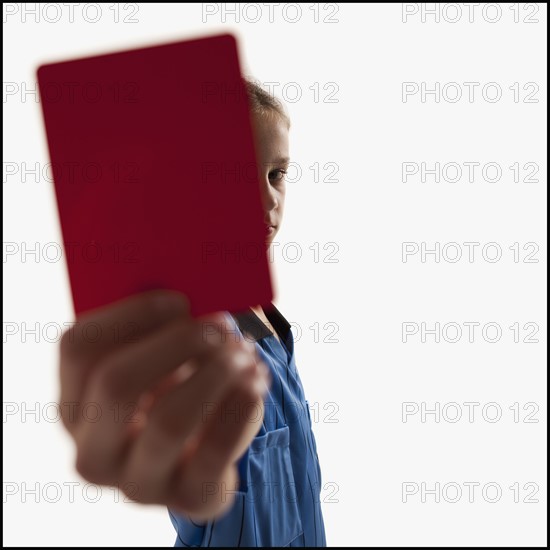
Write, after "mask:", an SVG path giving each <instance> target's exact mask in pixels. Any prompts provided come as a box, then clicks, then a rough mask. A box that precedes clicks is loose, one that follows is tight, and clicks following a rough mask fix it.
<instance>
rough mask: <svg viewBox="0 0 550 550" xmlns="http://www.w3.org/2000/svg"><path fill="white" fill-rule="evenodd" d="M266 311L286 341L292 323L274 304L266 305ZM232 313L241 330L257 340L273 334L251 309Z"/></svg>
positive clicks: (270, 321) (270, 320)
mask: <svg viewBox="0 0 550 550" xmlns="http://www.w3.org/2000/svg"><path fill="white" fill-rule="evenodd" d="M264 313H265V316H266V317H267V319H268V321H269V323H270V324H271V326H272V327H273V329H274V330H275V331H276V332H277V334H278V335H279V337H280V338H281V339H282V340H283V341H286V339H287V336H288V333H289V331H290V323H289V322H288V321H287V320H286V319H285V317H284V316H283V314H282V313H281V312H280V311H279V310H278V309H277V308H276V307H275V306H274V305H273V304H270V307H269V308H268V307H265V308H264ZM231 315H232V316H233V318H234V319H235V321H236V322H237V325H238V327H239V330H240V331H241V332H246V333H248V334H249V335H250V337H251V338H253V339H254V341H255V342H257V341H258V340H261V339H262V338H265V337H266V336H270V335H272V334H273V332H272V331H271V330H270V329H269V328H268V327H266V326H265V325H264V323H263V321H262V320H261V319H260V318H259V317H258V316H257V315H256V314H255V313H254V312H253V311H252V310H251V309H248V310H247V311H243V312H240V313H232V314H231Z"/></svg>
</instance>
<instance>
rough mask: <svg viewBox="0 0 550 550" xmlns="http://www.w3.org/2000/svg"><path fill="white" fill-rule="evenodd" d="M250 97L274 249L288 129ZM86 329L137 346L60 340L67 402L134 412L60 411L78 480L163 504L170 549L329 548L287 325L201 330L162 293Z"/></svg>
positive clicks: (119, 308) (226, 323)
mask: <svg viewBox="0 0 550 550" xmlns="http://www.w3.org/2000/svg"><path fill="white" fill-rule="evenodd" d="M246 87H247V91H248V95H249V100H250V106H251V117H252V126H253V130H254V136H255V143H256V153H257V157H258V165H259V167H260V185H261V197H262V204H263V209H264V222H265V228H266V241H267V243H271V242H273V239H274V238H275V236H276V234H277V232H278V230H279V228H280V225H281V221H282V215H283V206H284V199H285V173H286V170H287V167H288V163H289V144H288V132H289V128H290V121H289V119H288V117H287V115H286V114H285V112H284V110H283V108H282V106H281V104H280V103H279V102H278V101H277V100H276V99H274V98H273V97H271V96H270V95H269V94H268V93H267V92H265V91H264V90H263V89H262V88H261V87H259V86H258V85H256V84H254V83H253V82H251V81H247V82H246ZM82 322H84V323H86V322H93V323H95V324H96V326H100V327H105V328H106V327H108V326H111V325H112V324H114V323H118V326H120V327H125V326H130V327H132V329H134V328H135V327H136V326H139V327H140V332H139V338H138V341H137V342H133V343H132V344H131V345H128V344H121V343H120V342H124V338H123V337H122V336H123V335H121V337H120V338H119V339H118V340H117V342H113V341H109V340H108V338H105V339H101V340H100V341H99V342H95V343H94V344H91V343H87V342H86V341H84V340H83V339H82V338H81V337H80V338H79V333H78V332H77V331H69V332H68V333H67V334H66V335H65V336H64V338H63V339H62V342H61V399H60V402H71V403H75V402H76V403H78V404H80V403H87V402H90V401H93V402H94V403H96V404H98V405H100V406H102V407H104V408H102V410H111V409H112V408H113V403H117V406H119V407H120V404H121V403H122V404H127V405H128V404H137V405H136V407H135V408H136V410H137V411H138V413H137V414H136V415H134V417H133V418H132V422H121V421H120V420H119V421H118V422H117V421H115V419H114V417H113V416H112V415H105V414H104V415H102V416H101V417H100V419H99V421H97V422H85V421H82V420H81V421H79V419H82V415H81V414H78V411H75V410H73V408H67V407H62V411H66V410H70V411H72V413H73V414H70V415H69V414H64V415H63V420H64V424H65V426H66V427H67V429H68V430H69V431H70V433H71V435H72V436H73V438H74V439H75V442H76V444H77V469H78V471H79V473H80V474H81V475H82V476H83V477H84V478H86V479H87V480H88V481H90V482H92V483H101V484H108V485H118V486H119V487H120V488H121V489H123V490H124V491H125V492H127V494H128V495H129V496H130V497H131V498H132V499H133V500H136V501H138V502H143V503H157V504H164V505H166V506H167V507H168V510H169V514H170V518H171V520H172V523H173V525H174V527H175V529H176V531H177V538H176V543H175V545H176V546H201V547H202V546H226V547H227V546H326V540H325V532H324V524H323V517H322V513H321V505H320V498H319V495H320V489H321V471H320V468H319V461H318V457H317V448H316V443H315V438H314V436H313V433H312V429H311V428H312V426H311V419H310V415H309V407H308V403H307V401H306V399H305V395H304V390H303V387H302V383H301V381H300V376H299V374H298V371H297V368H296V363H295V357H294V341H293V337H292V332H291V330H290V325H289V323H288V322H287V320H286V319H285V318H284V317H283V315H282V314H281V313H280V312H279V311H278V309H277V308H276V307H275V306H272V307H271V308H269V309H266V310H265V311H264V310H263V309H262V308H261V307H260V306H257V307H254V308H251V309H250V310H249V311H247V312H239V313H234V314H233V315H231V316H230V315H226V314H223V313H222V314H216V315H210V316H207V317H203V318H201V319H193V318H192V317H191V316H190V315H189V309H188V306H187V302H186V300H185V297H184V296H182V295H181V294H179V293H175V292H168V291H154V292H148V293H144V294H142V295H139V296H135V297H132V298H129V299H126V300H122V301H120V302H118V303H115V304H112V305H110V306H108V307H106V308H101V309H100V310H97V311H95V312H91V313H88V314H86V315H85V316H83V317H82V318H80V319H79V323H82ZM207 324H208V325H210V327H211V326H214V327H215V330H214V331H212V330H205V327H206V326H207ZM79 332H80V334H82V331H79ZM102 334H108V330H105V331H102ZM79 406H80V405H79ZM79 406H77V407H76V408H77V409H78V408H79Z"/></svg>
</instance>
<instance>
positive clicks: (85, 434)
mask: <svg viewBox="0 0 550 550" xmlns="http://www.w3.org/2000/svg"><path fill="white" fill-rule="evenodd" d="M199 330H200V328H199V327H198V326H197V324H196V323H194V322H192V321H186V320H183V321H182V320H175V321H172V322H171V323H169V324H168V325H166V326H165V327H164V328H161V329H159V330H157V331H156V332H155V333H153V334H151V335H149V337H148V338H146V339H143V340H140V341H139V342H138V343H136V344H134V345H133V346H132V347H127V348H121V349H118V350H116V351H114V352H112V353H111V354H109V355H107V356H105V357H104V358H103V359H102V360H101V361H100V363H99V364H98V365H97V367H96V368H95V369H94V371H93V372H92V373H91V374H90V376H89V378H88V384H87V385H86V389H85V391H84V393H83V399H82V403H81V404H80V406H77V407H75V408H76V414H77V418H78V420H79V422H74V423H72V424H71V425H70V429H71V430H72V433H73V436H74V438H75V440H76V443H77V448H78V459H77V469H78V470H79V471H80V472H81V474H82V475H83V476H84V477H86V478H87V479H90V480H91V481H93V482H95V483H109V481H110V479H111V478H112V476H115V475H117V471H118V467H117V465H118V463H119V462H120V460H121V459H120V457H121V454H123V451H124V449H125V446H126V445H127V444H128V443H129V440H130V439H131V438H132V437H134V436H135V435H136V433H137V432H139V430H140V427H141V425H142V424H143V418H142V415H141V409H144V407H142V404H141V402H140V400H141V398H142V396H144V394H145V397H147V394H150V395H153V396H154V394H155V393H159V390H158V386H159V385H162V384H163V381H164V380H165V379H166V377H167V376H171V377H172V380H177V378H174V376H175V375H177V373H178V371H179V370H180V369H181V367H182V365H184V364H185V363H186V362H188V360H189V359H190V358H191V357H194V356H195V355H199V354H202V353H203V352H205V350H207V349H208V350H210V353H213V351H212V350H214V349H216V348H215V347H214V346H213V345H212V344H211V343H209V342H207V341H205V340H203V339H202V338H200V337H199V336H198V334H199ZM186 368H188V365H186ZM173 383H174V382H172V384H173ZM164 391H167V389H165V390H164ZM88 410H91V411H92V415H93V416H92V418H87V416H86V411H88Z"/></svg>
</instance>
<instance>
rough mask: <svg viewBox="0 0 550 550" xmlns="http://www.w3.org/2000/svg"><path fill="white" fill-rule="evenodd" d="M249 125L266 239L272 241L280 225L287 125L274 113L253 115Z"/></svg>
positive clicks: (287, 154)
mask: <svg viewBox="0 0 550 550" xmlns="http://www.w3.org/2000/svg"><path fill="white" fill-rule="evenodd" d="M252 127H253V130H254V138H255V142H256V153H257V155H258V162H259V171H260V192H261V195H262V205H263V209H264V223H265V225H266V241H267V242H268V243H271V242H273V239H274V238H275V235H276V234H277V232H278V231H279V228H280V227H281V222H282V220H283V208H284V202H285V175H286V171H287V169H288V163H289V162H290V158H289V148H288V127H287V125H286V123H285V122H284V121H283V120H282V119H281V118H280V117H279V116H278V115H276V114H274V113H271V112H270V113H268V114H263V115H258V114H256V115H254V116H253V117H252Z"/></svg>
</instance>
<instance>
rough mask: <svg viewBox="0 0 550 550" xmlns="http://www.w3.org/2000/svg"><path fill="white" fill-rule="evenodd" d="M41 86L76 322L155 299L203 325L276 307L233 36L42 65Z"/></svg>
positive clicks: (40, 72) (247, 110)
mask: <svg viewBox="0 0 550 550" xmlns="http://www.w3.org/2000/svg"><path fill="white" fill-rule="evenodd" d="M38 83H39V89H40V97H41V103H42V110H43V115H44V122H45V126H46V134H47V140H48V146H49V151H50V159H51V162H52V171H53V177H54V181H55V192H56V198H57V205H58V211H59V217H60V222H61V229H62V233H63V241H64V246H65V253H66V258H67V265H68V269H69V278H70V282H71V289H72V296H73V302H74V309H75V312H76V313H77V314H78V313H80V312H82V311H86V310H88V309H91V308H95V307H98V306H102V305H104V304H108V303H110V302H112V301H114V300H117V299H120V298H124V297H126V296H129V295H131V294H134V293H137V292H141V291H144V290H149V289H153V288H164V289H174V290H179V291H181V292H184V293H185V294H186V295H187V296H188V298H189V300H190V303H191V310H192V313H193V314H194V315H201V314H204V313H210V312H212V311H220V310H227V311H240V310H244V309H246V308H247V307H248V306H251V305H256V304H262V305H268V304H269V302H270V301H271V300H272V298H273V295H272V286H271V279H270V272H269V265H268V261H267V250H266V245H265V238H266V230H265V226H264V223H263V210H262V206H261V198H260V189H259V183H258V178H257V172H256V159H255V151H254V143H253V137H252V130H251V124H250V117H249V107H248V100H247V97H246V91H245V88H244V83H243V81H242V79H241V74H240V68H239V60H238V54H237V45H236V42H235V38H234V37H233V36H231V35H221V36H215V37H209V38H204V39H198V40H191V41H184V42H177V43H171V44H165V45H160V46H154V47H148V48H143V49H135V50H131V51H124V52H120V53H113V54H108V55H100V56H97V57H89V58H85V59H78V60H74V61H67V62H62V63H55V64H49V65H43V66H41V67H40V68H39V69H38Z"/></svg>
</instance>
